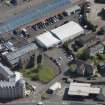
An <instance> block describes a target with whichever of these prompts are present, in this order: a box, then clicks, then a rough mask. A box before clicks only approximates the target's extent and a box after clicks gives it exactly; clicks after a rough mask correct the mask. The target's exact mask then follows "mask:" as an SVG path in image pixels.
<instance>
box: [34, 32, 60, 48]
mask: <svg viewBox="0 0 105 105" xmlns="http://www.w3.org/2000/svg"><path fill="white" fill-rule="evenodd" d="M36 41H37V43H38V44H39V45H40V46H41V47H44V48H51V47H54V46H56V45H57V44H59V43H60V40H59V39H57V38H56V37H54V36H53V35H52V34H51V33H50V32H45V33H43V34H41V35H39V36H37V37H36Z"/></svg>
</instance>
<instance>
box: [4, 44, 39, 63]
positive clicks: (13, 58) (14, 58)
mask: <svg viewBox="0 0 105 105" xmlns="http://www.w3.org/2000/svg"><path fill="white" fill-rule="evenodd" d="M32 50H37V46H36V44H34V43H30V44H28V45H26V46H23V47H21V48H19V49H18V50H16V51H14V52H10V53H7V54H6V55H5V56H6V58H7V59H8V61H9V62H10V63H11V64H15V63H16V62H18V61H19V58H20V57H22V56H23V55H25V54H27V53H28V52H30V51H32Z"/></svg>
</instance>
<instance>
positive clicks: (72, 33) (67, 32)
mask: <svg viewBox="0 0 105 105" xmlns="http://www.w3.org/2000/svg"><path fill="white" fill-rule="evenodd" d="M51 31H52V33H54V35H55V36H56V37H57V38H59V39H60V40H61V41H62V42H65V41H68V40H73V39H74V38H76V37H78V36H80V35H81V34H84V29H83V28H82V27H81V26H80V25H79V24H77V23H76V22H74V21H71V22H68V23H66V24H64V25H62V26H60V27H58V28H56V29H53V30H51Z"/></svg>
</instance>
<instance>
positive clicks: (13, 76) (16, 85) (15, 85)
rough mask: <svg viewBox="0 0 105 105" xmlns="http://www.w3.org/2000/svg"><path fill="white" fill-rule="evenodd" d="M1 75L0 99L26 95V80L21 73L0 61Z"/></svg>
mask: <svg viewBox="0 0 105 105" xmlns="http://www.w3.org/2000/svg"><path fill="white" fill-rule="evenodd" d="M0 76H1V78H0V80H1V81H0V99H15V98H20V97H24V96H25V90H26V88H25V81H24V80H23V76H22V74H21V73H19V72H12V71H11V70H10V69H9V68H8V67H5V66H4V65H2V64H1V63H0ZM2 77H3V79H2Z"/></svg>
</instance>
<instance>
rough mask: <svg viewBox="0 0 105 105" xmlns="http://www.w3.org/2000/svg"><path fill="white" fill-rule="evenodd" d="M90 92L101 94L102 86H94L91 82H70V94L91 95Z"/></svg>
mask: <svg viewBox="0 0 105 105" xmlns="http://www.w3.org/2000/svg"><path fill="white" fill-rule="evenodd" d="M90 94H97V95H98V94H100V88H98V87H93V86H91V84H89V83H75V82H71V83H70V87H69V91H68V95H72V96H89V95H90Z"/></svg>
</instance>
